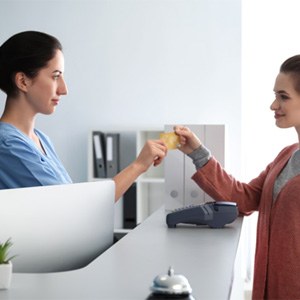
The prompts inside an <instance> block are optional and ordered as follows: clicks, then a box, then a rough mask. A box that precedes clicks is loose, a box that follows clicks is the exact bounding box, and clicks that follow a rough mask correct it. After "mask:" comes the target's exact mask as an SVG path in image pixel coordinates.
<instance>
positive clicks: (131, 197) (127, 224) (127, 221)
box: [123, 183, 137, 229]
mask: <svg viewBox="0 0 300 300" xmlns="http://www.w3.org/2000/svg"><path fill="white" fill-rule="evenodd" d="M136 225H137V224H136V183H133V184H132V186H131V187H130V188H129V189H128V190H127V191H126V193H125V194H124V196H123V227H124V228H128V229H132V228H134V227H135V226H136Z"/></svg>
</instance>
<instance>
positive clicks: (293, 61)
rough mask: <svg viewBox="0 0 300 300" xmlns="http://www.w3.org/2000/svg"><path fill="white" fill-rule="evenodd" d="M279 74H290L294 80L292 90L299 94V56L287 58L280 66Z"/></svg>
mask: <svg viewBox="0 0 300 300" xmlns="http://www.w3.org/2000/svg"><path fill="white" fill-rule="evenodd" d="M280 72H281V73H286V74H290V75H291V76H292V78H293V80H294V88H295V90H296V91H297V92H298V93H299V94H300V55H295V56H292V57H290V58H288V59H287V60H286V61H284V62H283V63H282V65H281V66H280Z"/></svg>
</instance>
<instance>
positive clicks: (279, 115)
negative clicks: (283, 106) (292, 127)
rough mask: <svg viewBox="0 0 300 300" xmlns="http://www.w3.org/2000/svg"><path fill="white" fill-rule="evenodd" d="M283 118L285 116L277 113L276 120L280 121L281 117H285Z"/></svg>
mask: <svg viewBox="0 0 300 300" xmlns="http://www.w3.org/2000/svg"><path fill="white" fill-rule="evenodd" d="M283 116H284V114H278V113H275V115H274V118H275V119H279V118H281V117H283Z"/></svg>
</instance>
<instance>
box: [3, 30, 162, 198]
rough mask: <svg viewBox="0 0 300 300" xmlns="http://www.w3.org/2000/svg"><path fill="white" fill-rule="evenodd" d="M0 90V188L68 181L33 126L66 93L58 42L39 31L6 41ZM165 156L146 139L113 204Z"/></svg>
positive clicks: (117, 178)
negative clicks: (0, 102)
mask: <svg viewBox="0 0 300 300" xmlns="http://www.w3.org/2000/svg"><path fill="white" fill-rule="evenodd" d="M0 89H1V90H2V91H3V92H4V93H5V94H6V95H7V98H6V103H5V108H4V112H3V114H2V116H1V118H0V189H9V188H18V187H29V186H39V185H53V184H66V183H71V182H72V180H71V178H70V176H69V175H68V173H67V171H66V170H65V168H64V166H63V165H62V163H61V161H60V160H59V158H58V156H57V154H56V152H55V149H54V147H53V145H52V143H51V141H50V139H49V138H48V137H47V136H46V135H45V134H44V133H43V132H41V131H40V130H38V129H36V128H35V119H36V115H37V114H39V113H41V114H45V115H49V114H52V113H53V112H54V111H55V109H56V107H57V105H58V104H59V101H60V99H61V97H62V96H63V95H66V94H67V92H68V90H67V85H66V82H65V80H64V55H63V52H62V46H61V44H60V42H59V41H58V40H57V39H56V38H55V37H53V36H51V35H48V34H46V33H42V32H37V31H25V32H21V33H18V34H15V35H14V36H12V37H11V38H9V39H8V40H7V41H6V42H4V43H3V44H2V46H1V47H0ZM166 152H167V148H166V146H165V145H164V143H163V142H162V141H160V140H149V141H147V143H146V144H145V145H144V147H143V149H142V151H141V152H140V154H139V155H138V157H137V158H136V160H135V161H133V162H132V163H131V164H130V165H129V166H128V167H127V168H125V169H124V170H122V171H121V172H120V173H119V174H117V175H116V176H115V177H114V181H115V183H116V200H117V199H119V198H120V197H121V196H122V194H123V193H124V192H125V191H126V190H127V189H128V188H129V187H130V186H131V184H132V183H133V182H134V181H135V179H136V178H137V177H138V176H139V175H141V174H142V173H144V172H146V171H147V169H148V168H149V167H150V166H151V165H152V164H154V165H155V166H156V165H158V164H160V163H161V161H162V160H163V158H164V156H165V155H166Z"/></svg>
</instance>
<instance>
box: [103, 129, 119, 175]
mask: <svg viewBox="0 0 300 300" xmlns="http://www.w3.org/2000/svg"><path fill="white" fill-rule="evenodd" d="M119 147H120V134H119V133H107V134H106V175H107V177H108V178H112V177H114V176H115V175H117V173H118V172H119V171H120V155H119V152H120V151H119Z"/></svg>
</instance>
